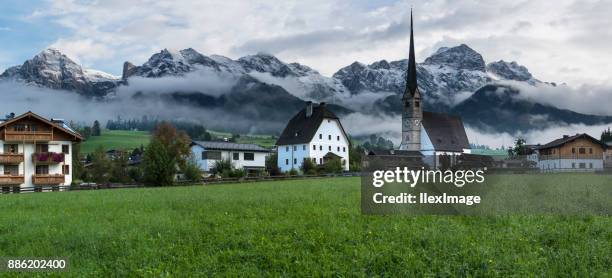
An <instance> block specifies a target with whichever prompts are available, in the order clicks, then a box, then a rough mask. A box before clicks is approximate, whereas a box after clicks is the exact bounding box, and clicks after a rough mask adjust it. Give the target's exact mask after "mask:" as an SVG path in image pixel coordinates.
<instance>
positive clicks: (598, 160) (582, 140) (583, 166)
mask: <svg viewBox="0 0 612 278" xmlns="http://www.w3.org/2000/svg"><path fill="white" fill-rule="evenodd" d="M605 150H606V145H605V144H604V143H602V142H601V141H599V140H597V139H595V138H593V137H591V136H589V135H588V134H585V133H583V134H576V135H574V136H569V135H565V136H563V138H560V139H557V140H554V141H552V142H550V143H548V144H544V145H541V146H540V147H539V148H538V157H539V161H538V168H540V170H542V171H553V172H560V171H596V170H601V169H603V164H604V163H603V161H604V151H605Z"/></svg>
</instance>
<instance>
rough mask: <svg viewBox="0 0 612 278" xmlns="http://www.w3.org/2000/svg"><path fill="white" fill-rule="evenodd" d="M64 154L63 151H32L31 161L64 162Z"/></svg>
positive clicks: (42, 162)
mask: <svg viewBox="0 0 612 278" xmlns="http://www.w3.org/2000/svg"><path fill="white" fill-rule="evenodd" d="M65 159H66V156H65V155H64V154H63V153H52V152H46V153H33V154H32V162H34V163H35V164H58V163H62V162H64V160H65Z"/></svg>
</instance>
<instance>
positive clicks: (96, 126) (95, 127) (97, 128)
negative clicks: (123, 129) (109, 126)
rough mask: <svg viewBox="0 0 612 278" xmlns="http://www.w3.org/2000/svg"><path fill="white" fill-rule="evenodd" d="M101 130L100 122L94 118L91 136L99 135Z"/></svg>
mask: <svg viewBox="0 0 612 278" xmlns="http://www.w3.org/2000/svg"><path fill="white" fill-rule="evenodd" d="M101 134H102V131H101V130H100V122H98V120H95V121H94V123H93V126H92V127H91V136H100V135H101Z"/></svg>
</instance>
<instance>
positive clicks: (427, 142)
mask: <svg viewBox="0 0 612 278" xmlns="http://www.w3.org/2000/svg"><path fill="white" fill-rule="evenodd" d="M414 52H415V51H414V35H413V28H412V14H411V15H410V54H409V59H408V69H407V72H406V89H405V91H404V95H403V97H402V106H403V109H402V111H403V113H402V141H401V144H400V147H399V150H403V151H420V152H421V153H422V155H423V156H424V158H423V161H424V162H425V163H426V164H428V165H429V166H430V167H433V168H439V167H440V166H441V165H444V164H447V165H453V164H455V163H456V162H457V156H459V155H461V154H464V153H470V150H469V149H470V143H469V141H468V138H467V135H466V133H465V127H464V125H463V121H462V120H461V118H459V117H457V116H452V115H448V114H444V113H434V112H427V111H423V101H424V99H423V95H422V94H421V92H420V90H419V87H418V84H417V68H416V58H415V53H414Z"/></svg>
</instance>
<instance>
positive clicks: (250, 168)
mask: <svg viewBox="0 0 612 278" xmlns="http://www.w3.org/2000/svg"><path fill="white" fill-rule="evenodd" d="M191 152H192V154H193V156H194V157H195V159H196V162H197V163H198V166H200V169H201V170H202V171H204V172H205V173H208V172H210V171H211V170H212V169H213V168H214V167H215V163H216V162H217V161H220V160H229V161H231V163H232V166H233V167H234V168H236V169H243V170H245V171H246V172H247V174H251V173H256V172H261V171H263V170H265V169H266V157H267V156H268V154H269V153H270V150H268V149H266V148H264V147H261V146H259V145H255V144H238V143H233V142H214V141H193V142H192V143H191Z"/></svg>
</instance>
